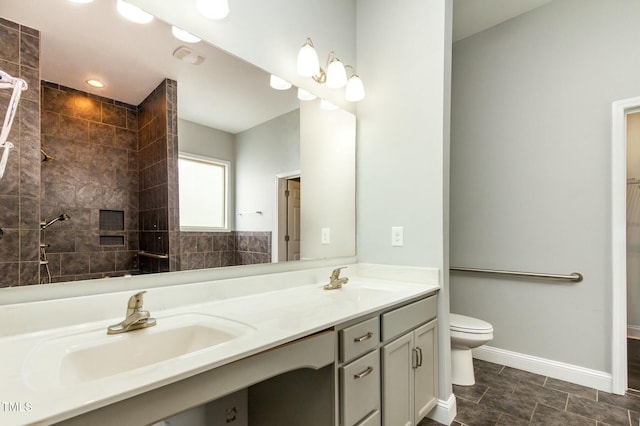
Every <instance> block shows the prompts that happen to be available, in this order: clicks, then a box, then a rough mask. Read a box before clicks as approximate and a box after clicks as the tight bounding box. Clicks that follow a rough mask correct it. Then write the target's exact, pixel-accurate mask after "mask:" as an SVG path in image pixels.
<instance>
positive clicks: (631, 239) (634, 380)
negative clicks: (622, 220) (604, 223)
mask: <svg viewBox="0 0 640 426" xmlns="http://www.w3.org/2000/svg"><path fill="white" fill-rule="evenodd" d="M626 122H627V125H626V145H627V147H626V155H627V160H626V162H627V194H626V210H627V213H626V216H627V227H626V228H627V233H626V240H627V242H626V246H627V256H626V263H627V289H626V291H627V387H628V388H630V389H634V390H636V391H640V113H638V112H634V113H629V114H627V120H626Z"/></svg>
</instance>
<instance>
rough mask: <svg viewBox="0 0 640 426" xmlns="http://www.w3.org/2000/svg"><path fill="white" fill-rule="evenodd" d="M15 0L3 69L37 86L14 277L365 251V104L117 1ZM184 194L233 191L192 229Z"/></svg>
mask: <svg viewBox="0 0 640 426" xmlns="http://www.w3.org/2000/svg"><path fill="white" fill-rule="evenodd" d="M0 6H1V7H0V17H1V18H2V20H1V21H0V30H1V31H2V34H1V35H2V37H0V55H1V56H2V57H0V69H3V70H4V71H5V72H8V73H10V74H11V75H14V76H22V77H24V78H25V79H27V80H28V82H29V85H30V88H29V90H28V91H27V92H25V94H24V95H23V100H22V101H21V104H20V108H21V109H20V114H19V116H18V117H17V118H16V122H15V123H14V127H16V129H21V131H20V132H18V131H17V130H16V131H13V132H12V137H14V139H15V141H16V144H17V145H18V146H19V149H17V150H15V151H16V152H11V155H10V157H9V164H8V166H7V173H6V174H5V176H4V177H3V179H0V205H2V206H3V207H1V208H0V211H2V213H4V214H3V215H2V216H1V217H0V228H1V229H2V230H3V232H2V234H3V237H2V238H1V239H0V277H3V278H1V279H0V280H2V282H0V287H15V286H25V285H31V284H37V283H49V282H52V283H55V282H66V281H78V280H85V279H94V278H104V277H117V276H122V275H125V274H126V275H129V274H131V275H135V274H139V273H151V272H165V271H184V270H192V269H205V268H216V267H223V266H236V267H238V266H243V265H249V264H256V263H274V262H284V261H290V260H304V259H327V258H335V257H343V256H354V255H355V117H354V116H353V115H352V114H351V113H348V112H346V111H343V110H340V109H335V110H325V109H321V108H320V100H318V99H316V100H310V101H299V100H298V97H297V90H296V88H295V87H293V88H290V89H288V90H275V89H273V88H271V87H270V84H269V82H270V75H269V74H268V73H266V72H265V71H264V70H262V69H260V68H257V67H255V66H253V65H251V64H248V63H246V62H245V61H243V60H241V59H238V58H237V57H234V56H233V55H231V54H229V53H227V52H224V51H222V50H220V49H218V48H216V47H215V46H213V45H211V44H208V43H206V42H204V41H200V42H196V43H187V42H185V41H181V40H178V39H177V38H176V37H174V35H172V27H171V25H169V24H167V23H165V22H161V21H159V20H157V19H155V20H154V21H152V22H151V23H148V24H135V23H132V22H130V21H127V20H125V19H124V18H123V17H121V16H120V15H119V14H118V13H117V11H116V1H115V0H98V1H94V2H92V3H88V4H79V3H74V2H70V1H68V0H47V1H42V0H0ZM20 25H22V26H20ZM25 27H28V28H25ZM30 28H31V29H35V30H38V31H40V35H39V37H40V38H39V40H38V38H37V34H36V33H34V32H33V31H31V30H30ZM293 54H295V52H292V55H293ZM4 68H6V69H4ZM38 72H39V78H38ZM91 78H95V79H98V80H101V81H103V82H104V84H105V86H104V88H94V87H91V86H89V85H87V83H86V82H87V80H88V79H91ZM1 92H6V91H0V103H2V108H6V104H7V101H8V97H7V96H5V95H6V93H1ZM2 113H3V114H4V110H2ZM38 117H39V122H40V126H37V125H36V123H37V122H38ZM25 129H26V131H25ZM178 164H180V166H177V165H178ZM190 164H195V165H196V169H197V168H198V167H199V166H202V165H204V167H205V168H207V169H208V168H209V166H210V165H211V164H213V165H214V166H213V167H222V166H220V165H223V166H224V167H222V168H220V169H218V170H222V172H221V174H220V176H221V180H219V181H217V180H216V179H217V178H215V177H211V176H212V175H208V174H204V175H203V174H199V173H200V172H199V171H198V170H196V171H195V172H194V174H189V173H187V172H186V171H185V172H184V173H182V174H180V173H179V170H180V168H181V167H185V168H188V167H190V166H189V165H190ZM184 170H187V169H184ZM214 173H217V172H214ZM187 175H189V176H191V178H190V179H191V180H188V179H187V178H186V176H187ZM179 176H183V180H182V182H181V181H180V179H179ZM203 176H206V177H203ZM17 182H19V184H18V183H17ZM216 182H218V183H216ZM220 182H221V183H220ZM216 188H222V189H223V190H224V189H226V190H227V191H228V196H227V197H226V198H225V197H224V196H223V197H222V198H217V197H220V194H219V193H217V192H216ZM180 193H183V194H185V195H184V196H183V197H186V195H187V194H191V197H192V198H194V199H195V200H196V201H197V200H198V199H200V200H214V199H215V200H218V199H221V200H226V203H227V204H226V205H225V206H226V208H222V207H221V205H220V203H221V202H222V201H215V202H214V203H210V204H213V205H214V208H218V210H220V211H221V214H222V215H223V219H222V222H219V223H217V224H214V225H211V226H212V227H211V226H209V225H206V224H205V225H202V224H198V223H195V224H185V223H182V224H181V223H180V217H181V214H180V213H181V210H180V207H181V205H182V206H184V205H185V203H186V202H187V201H185V199H186V198H185V199H183V200H182V204H181V200H180V196H179V194H180ZM193 194H195V195H193ZM223 195H224V194H223ZM203 208H204V207H202V208H201V207H196V208H195V210H196V211H197V212H200V211H203V210H202V209H203ZM186 216H187V215H185V217H186ZM183 220H184V219H183ZM196 222H197V220H196ZM181 225H182V227H181ZM190 225H191V226H190ZM185 226H190V227H188V228H187V227H185Z"/></svg>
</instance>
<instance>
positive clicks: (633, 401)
mask: <svg viewBox="0 0 640 426" xmlns="http://www.w3.org/2000/svg"><path fill="white" fill-rule="evenodd" d="M598 401H600V402H606V403H607V404H611V405H615V406H616V407H622V408H626V409H628V410H634V411H640V397H638V396H635V395H628V394H627V395H615V394H612V393H608V392H602V391H598Z"/></svg>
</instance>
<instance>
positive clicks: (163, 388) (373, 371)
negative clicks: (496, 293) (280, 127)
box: [0, 264, 438, 426]
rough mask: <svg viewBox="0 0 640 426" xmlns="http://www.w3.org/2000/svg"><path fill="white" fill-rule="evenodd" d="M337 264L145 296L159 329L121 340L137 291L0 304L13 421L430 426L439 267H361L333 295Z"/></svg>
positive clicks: (4, 397) (7, 406) (150, 291)
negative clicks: (202, 419) (186, 417)
mask: <svg viewBox="0 0 640 426" xmlns="http://www.w3.org/2000/svg"><path fill="white" fill-rule="evenodd" d="M333 269H334V268H332V267H320V268H316V269H308V270H300V271H291V272H280V273H273V274H266V275H257V276H250V277H239V278H230V279H220V280H215V281H205V282H195V283H192V284H181V285H173V286H171V285H169V286H161V287H156V288H146V289H144V290H146V294H144V306H142V300H141V297H140V300H139V304H138V306H137V308H138V309H139V310H140V309H141V308H143V309H144V310H146V311H148V312H149V313H150V316H151V317H153V319H155V321H156V324H155V325H153V326H149V327H140V329H137V330H134V331H124V332H117V333H114V334H108V333H107V330H108V329H110V330H113V327H112V328H109V327H110V326H114V324H115V323H118V322H119V321H122V320H123V318H124V317H125V311H126V312H127V315H128V314H130V313H131V311H129V310H128V308H129V307H131V306H132V305H131V303H129V306H127V304H128V302H131V297H132V296H133V295H134V294H135V293H137V291H126V292H115V293H103V294H95V295H90V296H81V297H69V298H63V299H53V300H42V301H34V302H25V303H21V304H11V305H5V306H0V322H2V323H3V324H4V325H5V326H6V325H7V324H10V325H11V327H10V328H11V330H3V331H2V335H1V336H0V348H1V349H2V350H1V351H0V353H1V355H0V356H1V357H2V362H1V363H0V383H2V385H1V386H0V401H2V403H3V406H4V409H3V410H0V424H3V425H24V424H43V425H45V424H58V423H59V424H65V425H86V424H104V421H105V419H109V423H110V424H118V425H128V424H131V425H142V424H154V423H155V422H159V421H161V420H162V419H166V418H170V417H171V416H173V415H175V414H177V413H180V412H184V411H185V410H190V409H194V407H203V406H204V407H207V410H206V412H207V413H208V415H209V416H211V418H207V420H206V421H207V423H209V424H218V423H220V424H228V425H231V426H241V425H246V424H251V425H269V424H291V425H297V424H300V425H302V424H304V425H344V426H352V425H381V424H384V425H398V424H414V425H415V424H417V423H418V422H419V421H420V419H422V418H423V417H425V416H426V415H427V414H428V413H429V411H430V410H431V409H432V408H433V407H434V406H435V404H436V401H437V380H438V372H437V369H438V360H437V352H438V350H437V291H438V271H437V270H433V269H426V268H402V267H385V266H379V265H364V264H353V265H349V266H348V268H347V269H345V270H344V271H342V273H343V277H345V278H348V281H346V280H344V281H343V283H342V284H343V285H342V286H336V288H334V289H331V290H325V289H324V288H323V287H324V285H325V284H327V283H328V282H329V276H330V275H331V273H332V270H333ZM345 282H346V283H345ZM340 287H341V288H340ZM134 305H135V303H134ZM30 315H32V318H37V319H35V320H33V321H30V320H29V316H30ZM120 324H122V323H119V324H117V325H120ZM233 394H236V395H241V396H240V398H241V399H242V400H243V402H241V403H231V402H230V403H229V404H227V405H223V406H221V407H222V408H221V410H219V409H218V408H220V407H216V403H217V402H218V401H221V400H224V398H228V396H229V395H233ZM225 404H226V402H225ZM217 405H218V406H220V404H217ZM217 416H220V418H218V417H217ZM247 419H249V420H248V421H247ZM172 424H175V423H172Z"/></svg>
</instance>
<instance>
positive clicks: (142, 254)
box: [138, 250, 169, 259]
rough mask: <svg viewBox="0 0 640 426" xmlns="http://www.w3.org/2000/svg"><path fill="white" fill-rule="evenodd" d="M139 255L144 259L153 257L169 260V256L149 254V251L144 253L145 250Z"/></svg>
mask: <svg viewBox="0 0 640 426" xmlns="http://www.w3.org/2000/svg"><path fill="white" fill-rule="evenodd" d="M138 255H140V256H144V257H152V258H154V259H168V258H169V255H168V254H156V253H149V252H148V251H144V250H140V251H139V252H138Z"/></svg>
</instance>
